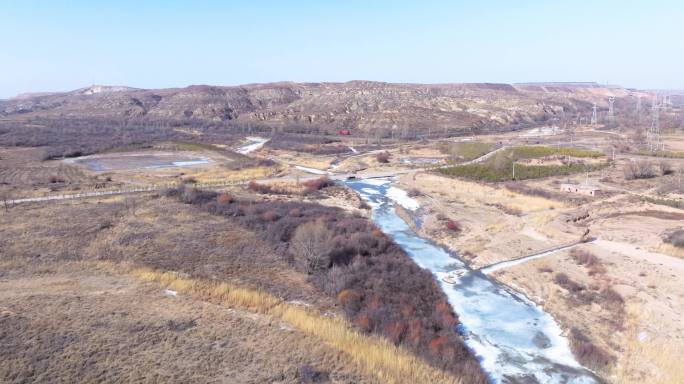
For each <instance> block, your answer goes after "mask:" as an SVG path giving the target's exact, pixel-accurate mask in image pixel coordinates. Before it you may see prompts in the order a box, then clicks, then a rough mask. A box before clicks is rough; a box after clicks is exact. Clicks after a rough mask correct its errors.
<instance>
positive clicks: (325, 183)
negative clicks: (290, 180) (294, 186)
mask: <svg viewBox="0 0 684 384" xmlns="http://www.w3.org/2000/svg"><path fill="white" fill-rule="evenodd" d="M333 185H335V182H334V181H332V180H331V179H330V178H329V177H328V176H323V177H321V178H319V179H314V180H308V181H305V182H304V192H305V193H306V194H309V193H313V192H316V191H320V190H321V189H323V188H326V187H331V186H333Z"/></svg>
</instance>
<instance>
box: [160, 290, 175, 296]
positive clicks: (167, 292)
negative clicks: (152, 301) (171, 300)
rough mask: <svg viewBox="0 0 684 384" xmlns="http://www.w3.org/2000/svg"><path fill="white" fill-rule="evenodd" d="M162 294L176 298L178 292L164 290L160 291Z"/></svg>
mask: <svg viewBox="0 0 684 384" xmlns="http://www.w3.org/2000/svg"><path fill="white" fill-rule="evenodd" d="M162 293H163V294H165V295H166V296H171V297H176V296H178V292H176V291H172V290H170V289H165V290H164V291H162Z"/></svg>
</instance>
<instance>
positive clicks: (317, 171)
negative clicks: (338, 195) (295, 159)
mask: <svg viewBox="0 0 684 384" xmlns="http://www.w3.org/2000/svg"><path fill="white" fill-rule="evenodd" d="M295 168H297V169H299V170H300V171H304V172H307V173H313V174H314V175H329V174H330V172H328V171H324V170H322V169H316V168H309V167H302V166H301V165H295Z"/></svg>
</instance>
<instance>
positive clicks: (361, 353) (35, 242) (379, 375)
mask: <svg viewBox="0 0 684 384" xmlns="http://www.w3.org/2000/svg"><path fill="white" fill-rule="evenodd" d="M0 247H2V250H3V252H2V255H1V257H0V266H1V268H0V270H2V273H0V291H1V292H2V293H0V322H2V325H3V327H2V331H0V332H1V334H2V339H3V341H6V343H3V346H2V347H0V356H1V357H2V358H3V359H2V360H3V362H2V363H0V378H2V380H4V381H7V382H12V383H14V382H16V383H27V382H55V381H58V382H73V381H84V380H85V381H99V382H115V381H120V380H132V381H140V382H158V381H166V382H196V381H200V382H230V383H260V382H282V383H300V382H336V383H352V382H383V383H385V382H387V383H402V382H406V380H410V381H412V382H443V383H460V382H461V379H459V378H458V377H455V376H454V375H453V374H451V373H445V372H444V371H442V370H441V369H439V368H435V367H434V366H433V365H430V364H428V363H426V362H425V361H424V360H423V359H421V358H419V357H417V356H416V355H414V354H413V353H410V352H408V351H407V350H405V349H404V348H403V347H402V346H395V344H393V343H392V342H390V341H388V340H387V339H385V338H380V337H378V336H372V335H369V334H367V333H365V332H360V331H359V330H357V328H356V327H353V326H352V325H351V324H349V323H347V321H346V320H344V319H343V316H342V313H341V309H340V308H339V307H338V306H337V305H336V304H335V303H334V301H333V300H331V299H330V298H329V297H328V296H326V295H324V294H321V292H320V291H318V290H317V289H316V288H315V287H314V286H313V285H311V283H310V282H309V280H308V278H307V275H306V274H305V273H301V272H297V271H296V270H295V269H293V268H292V267H291V265H290V264H289V263H288V261H287V260H286V259H283V258H282V257H281V256H280V255H281V252H279V251H278V250H277V249H274V248H273V244H271V243H267V242H265V241H264V240H262V238H261V237H260V236H259V235H258V234H257V233H255V232H253V231H251V230H249V229H246V228H244V227H243V226H240V225H235V222H233V221H231V220H230V218H227V217H222V216H217V215H212V214H209V213H207V212H204V211H203V210H199V209H197V208H196V207H194V206H192V205H188V204H183V203H181V202H177V201H174V200H172V199H169V198H165V197H161V196H155V195H149V196H137V197H110V198H103V199H88V200H79V201H67V202H59V203H56V204H44V205H20V206H15V207H13V208H11V209H10V210H8V211H3V212H2V213H1V214H0ZM122 340H123V341H122ZM18 351H22V352H18ZM172 373H173V375H172ZM465 382H473V380H471V379H466V381H465Z"/></svg>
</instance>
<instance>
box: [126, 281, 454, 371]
mask: <svg viewBox="0 0 684 384" xmlns="http://www.w3.org/2000/svg"><path fill="white" fill-rule="evenodd" d="M129 272H130V273H131V274H132V275H133V276H136V277H138V278H140V279H142V280H145V281H149V282H156V283H159V284H161V285H164V286H165V287H168V288H169V289H173V290H175V291H178V292H181V293H186V294H192V295H195V296H198V297H200V298H202V299H204V300H211V301H218V302H221V303H223V304H227V305H230V306H234V307H237V308H240V309H246V310H250V311H253V312H258V313H262V314H267V315H271V316H274V317H277V318H279V319H281V320H283V321H285V322H287V323H289V324H291V325H292V326H294V327H296V328H297V329H299V330H300V331H303V332H305V333H307V334H310V335H313V336H316V337H318V338H319V339H321V340H322V341H324V342H325V343H327V344H328V345H330V346H332V347H334V348H335V349H338V350H340V351H342V352H344V353H346V354H347V355H349V356H350V357H351V358H352V360H353V361H354V362H356V363H357V364H358V365H359V367H360V368H361V369H362V370H363V371H365V372H367V373H369V374H372V375H376V376H377V377H378V378H379V379H380V380H381V381H382V382H385V383H454V384H456V383H461V382H462V380H461V379H459V378H457V377H454V376H452V375H450V374H448V373H446V372H444V371H442V370H440V369H437V368H435V367H432V366H430V365H428V364H427V363H426V362H424V361H423V360H421V359H420V358H418V357H416V356H414V355H413V354H411V353H409V352H407V351H406V350H404V349H402V348H400V347H397V346H395V345H393V344H391V343H390V342H388V341H387V340H384V339H381V338H378V337H374V336H368V335H363V334H361V333H359V332H357V331H355V330H353V329H352V328H351V327H350V326H349V324H348V323H347V322H346V321H344V320H341V319H337V318H331V317H326V316H322V315H320V314H318V313H314V312H313V311H311V310H309V309H305V308H302V307H299V306H296V305H293V304H288V303H285V302H283V301H282V300H280V299H278V298H276V297H274V296H271V295H269V294H267V293H264V292H260V291H256V290H250V289H244V288H241V287H236V286H234V285H232V284H228V283H215V282H207V281H201V280H195V279H190V278H186V277H183V276H182V275H181V274H179V273H175V272H158V271H154V270H150V269H140V268H132V269H131V270H130V271H129Z"/></svg>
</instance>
